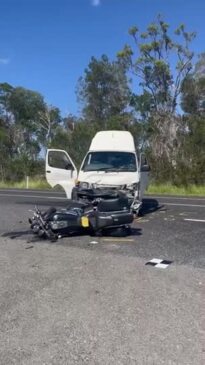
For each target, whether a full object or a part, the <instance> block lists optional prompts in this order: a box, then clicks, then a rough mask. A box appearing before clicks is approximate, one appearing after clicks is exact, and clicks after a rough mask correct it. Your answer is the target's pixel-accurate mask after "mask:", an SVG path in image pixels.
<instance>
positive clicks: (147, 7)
mask: <svg viewBox="0 0 205 365" xmlns="http://www.w3.org/2000/svg"><path fill="white" fill-rule="evenodd" d="M158 13H161V14H163V15H164V18H165V20H166V21H167V22H168V23H169V24H170V25H171V26H172V27H173V29H174V28H176V26H177V25H178V24H179V23H182V22H183V23H185V24H186V25H187V29H188V30H190V31H191V30H193V31H196V32H197V38H196V40H195V41H194V43H193V46H192V48H193V49H194V50H195V52H196V53H200V52H203V51H205V22H204V18H205V1H204V0H0V82H8V83H10V84H12V85H14V86H23V87H26V88H29V89H32V90H36V91H39V92H40V93H42V94H43V95H44V96H45V99H46V101H47V102H48V103H49V104H53V105H55V106H58V107H59V108H60V109H61V111H62V113H63V115H66V114H67V113H74V114H76V113H77V112H78V105H77V101H76V95H75V89H76V84H77V80H78V78H79V77H80V76H81V75H83V72H84V69H85V67H86V66H87V65H88V63H89V60H90V58H91V56H95V57H100V56H101V55H102V54H103V53H104V54H107V55H108V56H109V57H110V58H111V59H113V58H114V57H115V55H116V53H117V51H119V50H120V49H121V48H122V47H123V45H124V44H125V43H127V42H130V41H131V39H130V37H129V36H128V34H127V31H128V29H129V27H131V26H132V25H137V26H138V27H139V28H140V30H144V29H145V27H146V25H147V24H148V23H149V22H150V21H152V20H153V19H154V18H156V15H157V14H158Z"/></svg>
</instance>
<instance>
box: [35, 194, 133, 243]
mask: <svg viewBox="0 0 205 365" xmlns="http://www.w3.org/2000/svg"><path fill="white" fill-rule="evenodd" d="M78 194H79V197H78V198H79V200H78V201H71V204H70V205H69V207H67V208H61V209H58V208H55V207H51V208H49V209H48V210H47V211H45V212H41V211H40V210H39V209H38V208H37V207H36V208H35V210H34V212H33V213H34V214H33V217H32V218H29V223H30V227H31V230H32V232H33V233H35V234H37V235H38V236H39V237H43V238H48V239H50V240H53V241H55V240H57V239H58V238H60V237H65V236H69V235H72V234H82V233H85V232H87V233H89V234H91V235H118V236H126V235H128V234H129V233H130V224H131V223H132V222H133V219H134V216H133V213H132V212H131V207H130V203H129V201H128V198H127V197H126V195H125V194H124V193H122V192H119V191H115V190H102V189H82V190H80V191H79V192H78Z"/></svg>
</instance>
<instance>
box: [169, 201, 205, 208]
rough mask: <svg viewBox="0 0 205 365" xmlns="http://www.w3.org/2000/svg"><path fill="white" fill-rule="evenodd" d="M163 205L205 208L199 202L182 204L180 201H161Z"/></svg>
mask: <svg viewBox="0 0 205 365" xmlns="http://www.w3.org/2000/svg"><path fill="white" fill-rule="evenodd" d="M163 204H164V205H173V206H181V207H200V208H205V205H201V204H182V203H166V202H164V203H163Z"/></svg>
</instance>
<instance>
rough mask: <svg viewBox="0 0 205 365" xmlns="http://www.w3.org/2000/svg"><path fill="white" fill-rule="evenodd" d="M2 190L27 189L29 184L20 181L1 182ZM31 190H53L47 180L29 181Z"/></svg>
mask: <svg viewBox="0 0 205 365" xmlns="http://www.w3.org/2000/svg"><path fill="white" fill-rule="evenodd" d="M0 188H1V189H6V188H7V189H9V188H10V189H12V188H13V189H26V188H27V183H26V180H23V181H19V182H1V181H0ZM28 188H29V189H42V190H44V189H45V190H47V189H51V187H50V185H48V183H47V181H46V180H45V179H29V183H28Z"/></svg>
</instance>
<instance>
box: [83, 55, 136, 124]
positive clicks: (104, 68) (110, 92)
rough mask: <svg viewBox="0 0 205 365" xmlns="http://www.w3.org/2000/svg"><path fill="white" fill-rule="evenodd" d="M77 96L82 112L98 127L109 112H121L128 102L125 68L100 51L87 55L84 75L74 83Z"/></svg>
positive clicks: (109, 115)
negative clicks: (76, 85) (99, 55)
mask: <svg viewBox="0 0 205 365" xmlns="http://www.w3.org/2000/svg"><path fill="white" fill-rule="evenodd" d="M77 93H78V99H79V101H81V102H82V103H83V108H82V111H83V116H84V117H85V119H87V120H89V121H92V122H93V121H95V122H97V121H98V122H99V123H100V124H101V126H102V128H105V127H106V121H107V120H108V119H109V118H110V117H112V116H113V115H119V114H121V113H123V112H124V111H125V109H126V107H127V105H128V102H129V93H130V91H129V87H128V80H127V76H126V70H125V68H124V66H123V65H122V64H120V63H119V62H118V61H113V62H111V61H109V59H108V57H107V56H105V55H103V56H102V57H101V59H99V60H97V59H96V58H95V57H92V58H91V61H90V63H89V65H88V67H87V68H86V69H85V74H84V77H81V78H80V80H79V84H78V90H77Z"/></svg>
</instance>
